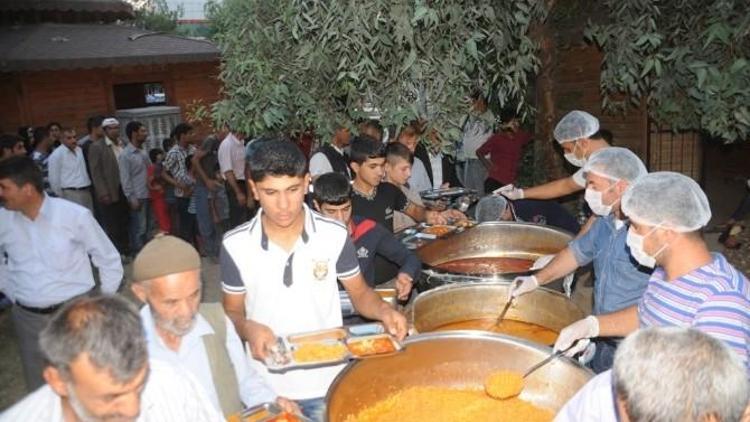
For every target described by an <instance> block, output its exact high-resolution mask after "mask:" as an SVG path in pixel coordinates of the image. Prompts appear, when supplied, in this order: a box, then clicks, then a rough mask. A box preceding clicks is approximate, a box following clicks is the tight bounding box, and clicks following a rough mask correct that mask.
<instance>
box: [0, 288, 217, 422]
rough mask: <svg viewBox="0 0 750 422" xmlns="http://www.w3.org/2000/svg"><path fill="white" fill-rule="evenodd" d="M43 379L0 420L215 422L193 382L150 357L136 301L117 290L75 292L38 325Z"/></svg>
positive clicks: (200, 391)
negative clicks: (75, 295)
mask: <svg viewBox="0 0 750 422" xmlns="http://www.w3.org/2000/svg"><path fill="white" fill-rule="evenodd" d="M39 342H40V347H41V349H42V351H43V353H44V358H45V362H46V366H45V368H44V380H45V381H46V384H45V385H43V386H41V387H40V388H39V389H37V390H36V391H34V392H33V393H31V394H29V395H28V396H26V398H24V399H23V400H21V401H20V402H18V403H16V404H15V405H14V406H13V407H11V408H10V409H9V410H7V411H6V412H4V413H3V414H1V415H0V422H17V421H40V422H41V421H44V422H98V421H121V422H133V421H138V422H147V421H196V422H219V421H223V420H224V419H223V418H222V417H221V414H220V413H219V412H218V411H217V410H216V409H215V408H213V407H212V405H211V402H209V400H208V398H207V397H206V394H205V392H203V390H202V388H201V387H200V385H198V383H197V381H196V380H195V379H194V378H192V377H191V376H189V374H185V373H183V372H181V371H179V370H178V369H177V368H175V367H173V366H171V365H169V364H167V363H164V362H160V361H156V360H149V356H148V350H147V348H146V341H145V339H144V337H143V325H142V324H141V320H140V318H139V317H138V311H137V310H136V309H135V306H134V305H133V304H132V303H130V302H128V301H127V300H126V299H124V298H121V297H118V296H97V297H91V298H79V299H76V300H75V301H73V302H71V303H68V304H67V305H65V306H64V307H63V308H62V309H60V311H58V312H57V313H55V315H54V316H52V317H51V319H50V321H49V323H48V324H47V326H46V327H45V328H44V330H43V331H42V333H41V335H40V338H39Z"/></svg>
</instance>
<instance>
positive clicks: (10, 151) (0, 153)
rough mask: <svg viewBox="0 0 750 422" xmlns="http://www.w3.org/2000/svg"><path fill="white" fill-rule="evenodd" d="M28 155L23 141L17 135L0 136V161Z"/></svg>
mask: <svg viewBox="0 0 750 422" xmlns="http://www.w3.org/2000/svg"><path fill="white" fill-rule="evenodd" d="M23 155H26V147H24V145H23V139H21V138H19V137H18V136H15V135H0V160H4V159H6V158H10V157H16V156H23Z"/></svg>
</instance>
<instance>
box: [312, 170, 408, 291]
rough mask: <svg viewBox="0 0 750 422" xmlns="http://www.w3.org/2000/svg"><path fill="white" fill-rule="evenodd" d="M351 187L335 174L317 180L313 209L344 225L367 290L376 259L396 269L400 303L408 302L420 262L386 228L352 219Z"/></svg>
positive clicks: (373, 272) (373, 285) (372, 275)
mask: <svg viewBox="0 0 750 422" xmlns="http://www.w3.org/2000/svg"><path fill="white" fill-rule="evenodd" d="M351 196H352V187H351V185H350V184H349V182H348V181H347V180H346V177H344V176H343V175H340V174H336V173H328V174H324V175H322V176H320V177H319V178H318V179H316V180H315V183H314V184H313V202H314V204H315V209H316V210H317V211H318V212H320V213H321V214H323V215H324V216H326V217H329V218H332V219H334V220H337V221H339V222H341V223H342V224H344V226H346V228H347V229H348V231H349V236H350V237H351V238H352V242H354V247H355V249H356V250H357V258H358V259H359V268H360V269H361V271H362V275H363V276H364V277H365V281H366V282H367V284H368V285H369V286H370V287H375V286H376V285H377V283H376V281H375V256H376V255H379V256H382V257H384V258H386V259H387V260H389V261H391V262H393V263H395V264H397V265H398V266H399V272H398V275H397V276H396V291H397V293H398V298H399V299H400V300H406V299H408V298H409V293H410V292H411V288H412V284H413V282H414V279H416V278H417V277H418V276H419V273H420V269H421V267H422V262H421V261H420V260H419V258H418V257H417V255H415V254H414V253H413V252H411V251H410V250H408V249H407V248H406V246H404V244H403V243H401V242H400V241H398V239H396V238H395V237H394V236H393V233H391V232H389V231H388V230H387V229H386V228H385V227H383V226H381V225H380V224H378V223H376V222H375V221H373V220H370V219H367V218H362V217H359V216H356V215H352V199H351Z"/></svg>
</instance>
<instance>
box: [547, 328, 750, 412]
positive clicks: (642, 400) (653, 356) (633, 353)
mask: <svg viewBox="0 0 750 422" xmlns="http://www.w3.org/2000/svg"><path fill="white" fill-rule="evenodd" d="M748 400H750V382H749V381H748V378H747V375H746V373H745V371H744V368H743V365H742V361H741V360H740V359H739V357H738V356H737V354H736V353H734V352H732V351H731V350H730V349H729V348H728V347H727V346H726V345H725V344H723V343H722V342H721V341H719V340H717V339H715V338H713V337H711V336H709V335H707V334H704V333H702V332H700V331H698V330H696V329H692V328H678V327H653V328H646V329H643V330H639V331H636V332H635V333H633V334H630V335H629V336H628V337H627V338H625V340H624V341H623V342H622V344H621V345H620V347H619V348H618V350H617V354H616V355H615V363H614V366H613V368H612V370H611V371H607V372H604V373H602V374H599V375H597V376H596V377H594V378H593V379H591V380H590V381H589V382H588V383H587V384H586V385H585V386H584V387H583V388H582V389H581V390H580V391H578V393H576V395H575V396H573V398H571V399H570V400H569V401H568V402H567V403H566V404H565V406H563V408H562V409H561V410H560V411H559V412H558V414H557V416H556V417H555V422H640V421H659V422H686V421H691V422H729V421H738V422H739V421H740V420H743V421H744V420H747V419H745V418H743V413H744V412H745V411H746V407H747V406H748Z"/></svg>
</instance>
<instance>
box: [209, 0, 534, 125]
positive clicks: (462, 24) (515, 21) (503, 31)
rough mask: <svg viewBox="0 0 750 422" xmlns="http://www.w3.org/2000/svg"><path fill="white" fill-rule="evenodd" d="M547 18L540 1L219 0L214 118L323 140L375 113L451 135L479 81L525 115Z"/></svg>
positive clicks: (496, 98) (387, 121) (215, 9)
mask: <svg viewBox="0 0 750 422" xmlns="http://www.w3.org/2000/svg"><path fill="white" fill-rule="evenodd" d="M545 14H546V11H545V10H544V2H543V1H542V0H512V1H508V2H493V1H489V0H479V1H472V2H465V1H459V0H432V1H427V0H369V1H367V2H352V1H348V0H332V1H320V0H277V1H273V2H269V1H266V0H224V1H223V2H222V3H221V4H212V6H211V18H212V21H213V25H214V27H215V28H214V29H215V30H216V36H215V40H216V41H217V42H218V44H219V46H220V48H221V49H222V52H223V64H222V72H221V79H222V81H223V86H224V88H223V89H224V92H223V94H224V99H223V100H222V101H221V102H220V103H219V104H217V105H215V107H213V110H214V114H215V117H216V118H217V119H220V120H226V121H230V122H233V124H234V125H235V126H238V127H242V128H244V129H245V130H246V131H248V132H250V133H255V132H261V131H293V130H297V129H300V128H309V127H313V128H314V129H315V131H316V133H317V134H318V135H321V136H323V138H324V139H325V138H326V136H327V134H329V133H332V131H333V129H334V128H335V126H336V125H337V124H341V123H342V122H346V121H352V120H353V119H356V118H358V117H362V116H366V115H368V113H372V112H377V113H378V114H379V115H380V116H382V123H383V124H384V125H391V124H393V125H396V126H400V125H401V124H403V123H404V122H407V121H409V120H412V119H415V118H418V117H421V118H426V119H428V120H429V121H430V124H431V125H432V126H433V127H435V128H437V129H438V130H439V131H440V132H442V133H443V134H444V137H445V136H449V135H450V136H452V135H455V134H456V133H457V131H458V128H459V125H460V124H461V121H462V118H463V116H464V115H465V113H466V112H467V104H466V103H465V102H464V101H463V98H464V97H465V96H466V95H468V94H469V93H471V92H472V91H474V90H475V89H477V88H478V89H481V90H483V91H484V92H485V93H486V94H488V95H489V97H490V98H491V101H495V102H497V103H513V104H518V107H519V110H520V112H521V113H522V114H523V113H528V112H529V111H531V110H532V107H531V105H530V104H529V103H528V102H527V99H526V93H527V91H528V78H529V77H530V76H533V74H534V73H535V72H536V71H537V69H538V67H539V60H538V59H537V57H536V51H537V48H536V45H535V44H534V42H532V40H531V39H530V38H529V33H528V31H529V27H530V26H531V25H532V24H534V23H537V22H539V21H541V20H542V19H544V17H545ZM366 108H367V109H368V110H371V112H367V111H365V109H366Z"/></svg>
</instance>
